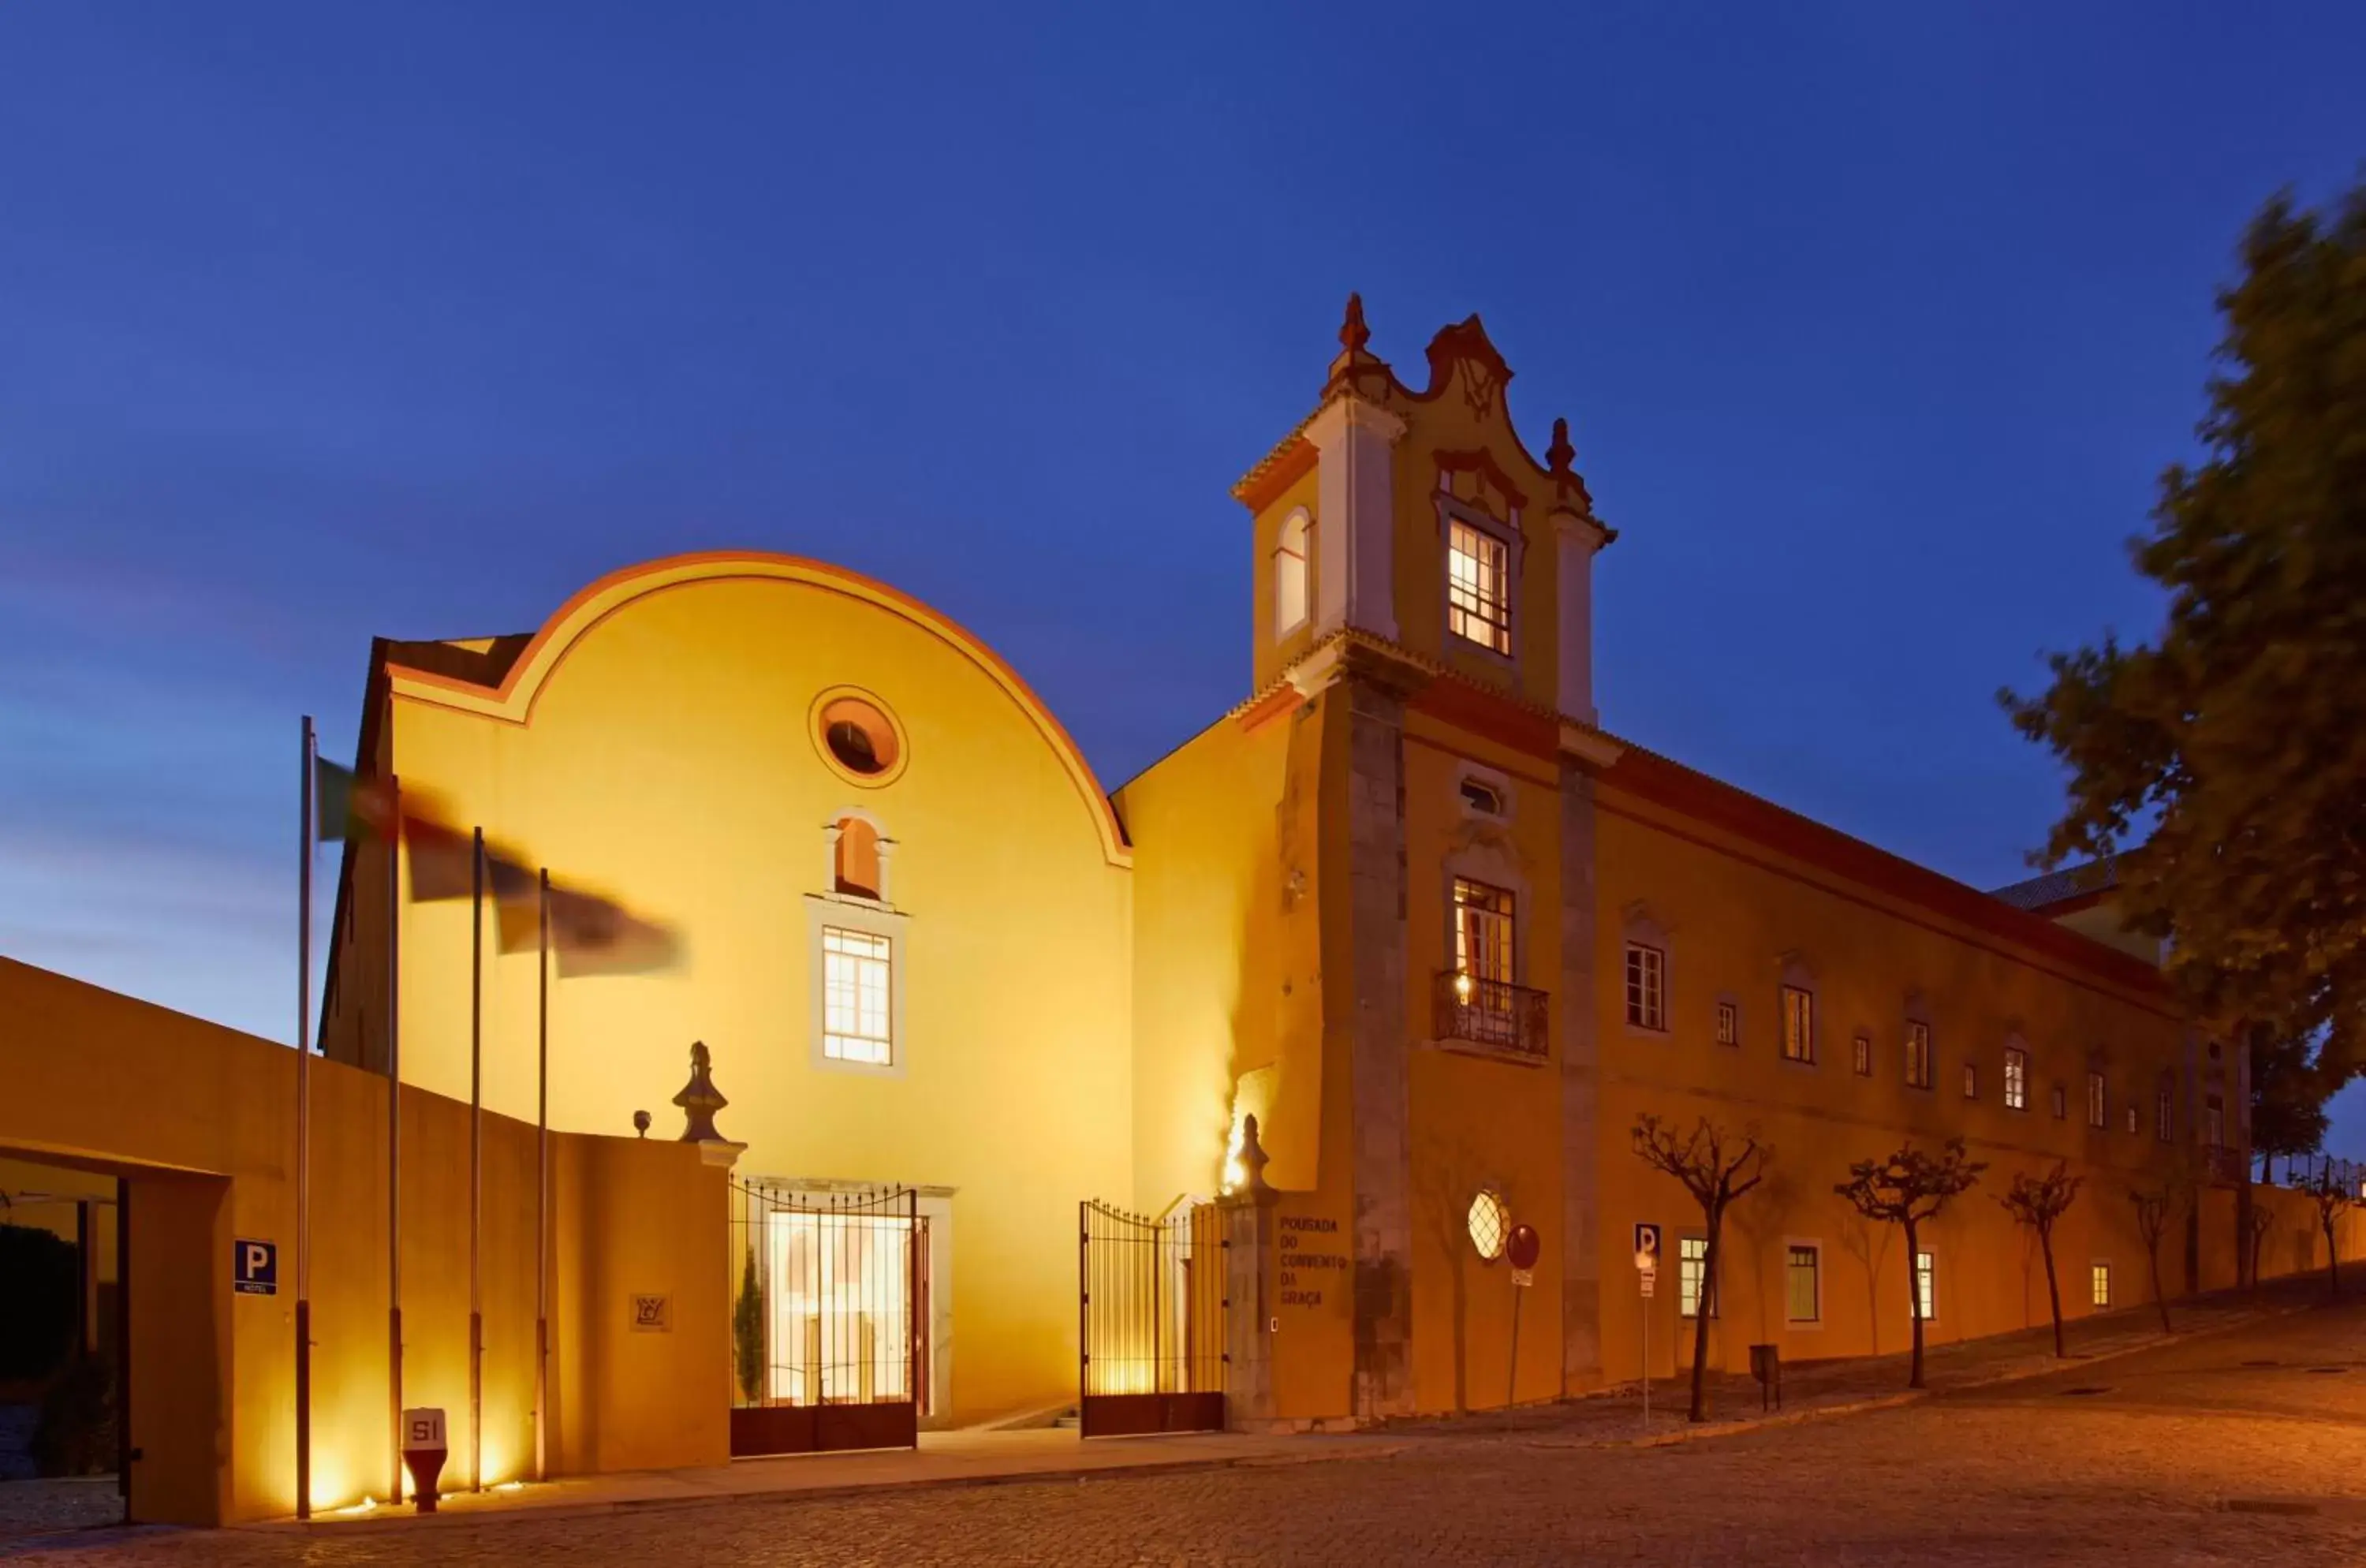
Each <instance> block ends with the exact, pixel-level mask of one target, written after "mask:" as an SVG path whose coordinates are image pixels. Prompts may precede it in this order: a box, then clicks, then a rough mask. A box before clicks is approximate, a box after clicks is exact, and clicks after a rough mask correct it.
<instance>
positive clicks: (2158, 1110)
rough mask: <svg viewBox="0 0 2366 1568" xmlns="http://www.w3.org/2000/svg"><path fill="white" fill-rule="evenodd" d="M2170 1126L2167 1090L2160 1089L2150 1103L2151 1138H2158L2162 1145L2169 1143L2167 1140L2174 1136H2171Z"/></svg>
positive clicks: (2171, 1124)
mask: <svg viewBox="0 0 2366 1568" xmlns="http://www.w3.org/2000/svg"><path fill="white" fill-rule="evenodd" d="M2172 1126H2173V1123H2172V1122H2171V1119H2170V1115H2169V1090H2167V1089H2162V1090H2161V1091H2160V1092H2159V1093H2158V1094H2157V1095H2155V1096H2153V1101H2152V1132H2153V1136H2154V1137H2156V1138H2158V1139H2159V1140H2160V1141H2161V1142H2162V1143H2164V1144H2165V1143H2167V1142H2169V1139H2170V1138H2171V1137H2172V1136H2173V1135H2174V1134H2173V1132H2172Z"/></svg>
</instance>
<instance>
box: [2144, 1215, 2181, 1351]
mask: <svg viewBox="0 0 2366 1568" xmlns="http://www.w3.org/2000/svg"><path fill="white" fill-rule="evenodd" d="M2145 1257H2146V1264H2147V1266H2148V1267H2149V1268H2150V1269H2151V1270H2152V1304H2153V1305H2155V1306H2157V1307H2158V1308H2159V1309H2160V1331H2161V1332H2162V1333H2163V1334H2174V1333H2176V1332H2177V1330H2176V1329H2175V1328H2172V1327H2171V1326H2169V1296H2168V1294H2167V1293H2166V1292H2163V1291H2162V1290H2161V1288H2160V1237H2159V1236H2158V1235H2155V1236H2154V1237H2153V1238H2152V1245H2151V1247H2149V1248H2147V1249H2146V1255H2145Z"/></svg>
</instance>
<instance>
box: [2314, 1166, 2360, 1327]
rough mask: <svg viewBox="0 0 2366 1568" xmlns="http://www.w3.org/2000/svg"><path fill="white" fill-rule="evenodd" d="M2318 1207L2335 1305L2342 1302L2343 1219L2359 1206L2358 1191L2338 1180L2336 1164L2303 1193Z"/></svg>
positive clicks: (2328, 1284) (2327, 1276) (2328, 1283)
mask: <svg viewBox="0 0 2366 1568" xmlns="http://www.w3.org/2000/svg"><path fill="white" fill-rule="evenodd" d="M2301 1190H2302V1191H2304V1192H2305V1193H2307V1194H2308V1196H2309V1198H2310V1201H2313V1202H2315V1204H2316V1223H2317V1224H2320V1225H2323V1226H2324V1227H2325V1286H2326V1289H2327V1291H2328V1292H2331V1293H2332V1296H2333V1299H2334V1300H2335V1301H2339V1300H2340V1299H2341V1241H2340V1229H2339V1227H2340V1224H2341V1216H2342V1214H2343V1213H2346V1212H2347V1211H2349V1210H2350V1209H2354V1208H2356V1207H2358V1205H2359V1200H2358V1189H2357V1188H2356V1187H2355V1186H2353V1185H2351V1184H2350V1183H2349V1182H2347V1181H2338V1180H2336V1179H2334V1174H2333V1170H2332V1164H2331V1162H2330V1161H2327V1164H2326V1167H2325V1168H2322V1169H2320V1170H2319V1171H2317V1173H2316V1174H2315V1176H2314V1177H2312V1178H2310V1179H2309V1182H2308V1184H2307V1185H2306V1186H2304V1187H2303V1188H2302V1189H2301Z"/></svg>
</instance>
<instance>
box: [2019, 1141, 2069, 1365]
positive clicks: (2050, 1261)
mask: <svg viewBox="0 0 2366 1568" xmlns="http://www.w3.org/2000/svg"><path fill="white" fill-rule="evenodd" d="M2085 1180H2086V1178H2085V1177H2082V1176H2073V1175H2071V1174H2070V1167H2069V1162H2067V1160H2056V1161H2055V1162H2054V1168H2053V1169H2052V1170H2051V1171H2048V1172H2047V1173H2046V1174H2045V1176H2043V1177H2032V1176H2031V1175H2030V1174H2029V1172H2027V1171H2025V1170H2022V1171H2016V1172H2014V1173H2013V1178H2012V1186H2011V1188H2010V1189H2009V1190H2007V1191H2006V1192H2005V1193H2004V1195H2003V1196H2002V1197H2000V1198H1999V1199H1998V1200H1997V1201H1998V1202H2000V1203H2001V1204H2003V1205H2004V1209H2005V1213H2009V1214H2011V1216H2012V1217H2013V1218H2014V1220H2016V1221H2018V1222H2019V1223H2020V1224H2024V1225H2027V1226H2028V1227H2029V1228H2030V1229H2031V1230H2033V1231H2034V1232H2036V1233H2037V1247H2038V1250H2039V1251H2040V1252H2042V1253H2044V1254H2045V1304H2046V1305H2047V1306H2048V1307H2050V1308H2052V1309H2053V1313H2054V1355H2055V1359H2056V1360H2059V1359H2063V1358H2064V1357H2066V1356H2067V1354H2068V1352H2067V1351H2066V1350H2065V1349H2063V1348H2062V1286H2061V1284H2060V1283H2059V1282H2058V1281H2057V1280H2056V1279H2055V1275H2054V1222H2055V1221H2056V1220H2058V1219H2060V1218H2061V1217H2062V1215H2063V1213H2064V1212H2065V1211H2067V1209H2068V1208H2069V1207H2070V1204H2071V1202H2072V1201H2074V1200H2076V1199H2077V1198H2078V1196H2079V1186H2080V1185H2081V1184H2082V1183H2083V1182H2084V1181H2085Z"/></svg>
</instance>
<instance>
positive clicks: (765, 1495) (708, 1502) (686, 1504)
mask: <svg viewBox="0 0 2366 1568" xmlns="http://www.w3.org/2000/svg"><path fill="white" fill-rule="evenodd" d="M1411 1446H1412V1445H1411V1444H1410V1443H1396V1444H1391V1445H1389V1446H1386V1447H1379V1446H1376V1447H1372V1448H1358V1449H1353V1450H1346V1451H1344V1452H1336V1451H1335V1452H1307V1453H1258V1454H1227V1455H1222V1456H1216V1457H1211V1458H1202V1459H1177V1460H1158V1461H1152V1462H1150V1463H1146V1464H1107V1465H1072V1466H1069V1467H1066V1468H1065V1469H1058V1470H1033V1471H997V1472H993V1473H991V1474H983V1475H929V1476H921V1477H918V1478H917V1479H914V1480H909V1481H855V1482H846V1483H840V1484H839V1485H834V1486H788V1487H774V1488H772V1489H771V1490H767V1491H747V1492H702V1493H694V1494H690V1495H683V1496H678V1497H620V1498H613V1499H607V1500H594V1501H587V1502H582V1503H552V1504H549V1505H547V1506H535V1507H520V1508H490V1509H484V1510H476V1509H470V1510H467V1511H464V1512H456V1513H448V1514H447V1513H440V1512H439V1513H435V1514H413V1513H404V1512H397V1511H396V1510H395V1509H394V1508H392V1507H389V1508H387V1509H385V1510H384V1511H383V1512H382V1513H380V1514H374V1515H371V1516H368V1517H361V1518H351V1519H304V1520H298V1519H261V1520H254V1521H251V1522H249V1523H246V1524H240V1525H229V1526H225V1527H223V1528H224V1529H229V1530H239V1531H244V1532H248V1533H251V1534H260V1535H303V1536H346V1535H385V1534H389V1533H392V1532H395V1531H400V1530H407V1529H445V1528H456V1527H460V1526H467V1525H476V1524H519V1523H524V1522H525V1521H527V1520H531V1519H578V1518H599V1517H604V1516H609V1515H616V1514H649V1513H663V1512H666V1511H668V1510H670V1509H676V1508H712V1507H716V1506H731V1507H739V1506H758V1505H764V1504H795V1503H805V1502H817V1503H818V1502H832V1501H842V1500H844V1499H846V1498H850V1497H871V1496H880V1495H893V1496H899V1497H900V1496H907V1495H911V1494H913V1493H916V1492H943V1491H953V1490H958V1489H963V1488H974V1487H986V1486H1023V1485H1027V1484H1029V1483H1066V1482H1071V1481H1073V1482H1075V1483H1077V1484H1078V1485H1082V1484H1084V1483H1087V1482H1089V1481H1099V1480H1107V1481H1124V1480H1132V1479H1133V1478H1135V1477H1137V1476H1141V1477H1151V1476H1163V1475H1181V1474H1188V1473H1189V1472H1194V1471H1213V1470H1261V1469H1262V1470H1272V1469H1289V1468H1291V1467H1294V1466H1298V1465H1307V1464H1331V1463H1336V1462H1339V1461H1347V1460H1358V1459H1390V1458H1393V1457H1394V1456H1396V1455H1398V1454H1401V1453H1403V1452H1404V1451H1405V1450H1406V1449H1407V1448H1409V1447H1411Z"/></svg>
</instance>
